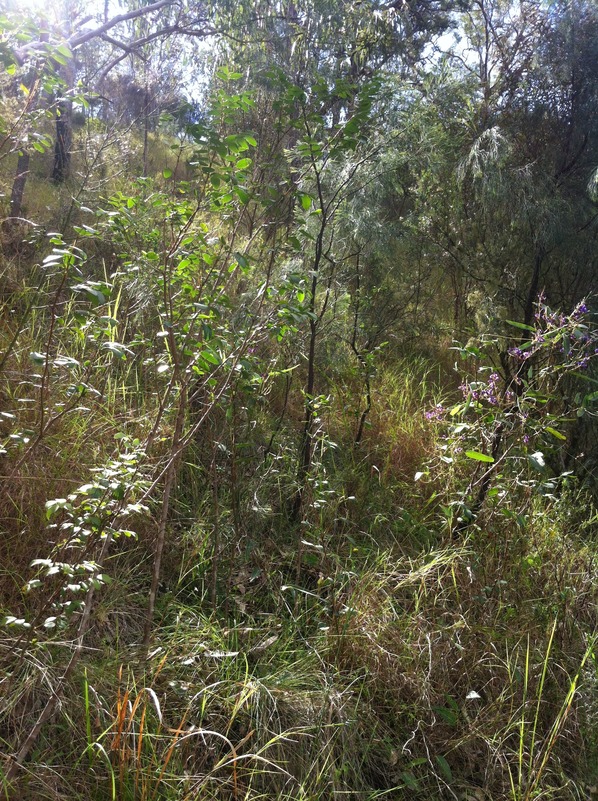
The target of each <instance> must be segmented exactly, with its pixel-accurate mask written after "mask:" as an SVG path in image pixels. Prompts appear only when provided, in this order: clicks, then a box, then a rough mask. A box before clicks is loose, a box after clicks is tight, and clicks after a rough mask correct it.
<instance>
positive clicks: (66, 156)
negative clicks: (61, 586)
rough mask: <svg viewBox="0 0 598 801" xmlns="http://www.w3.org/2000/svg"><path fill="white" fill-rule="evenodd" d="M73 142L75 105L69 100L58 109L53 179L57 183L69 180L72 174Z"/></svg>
mask: <svg viewBox="0 0 598 801" xmlns="http://www.w3.org/2000/svg"><path fill="white" fill-rule="evenodd" d="M72 143H73V107H72V104H71V103H70V102H69V101H68V100H67V101H64V102H62V103H60V104H59V106H58V108H57V109H56V143H55V145H54V168H53V169H52V180H53V181H55V182H56V183H57V184H62V183H64V181H67V180H68V179H69V177H70V174H71V147H72Z"/></svg>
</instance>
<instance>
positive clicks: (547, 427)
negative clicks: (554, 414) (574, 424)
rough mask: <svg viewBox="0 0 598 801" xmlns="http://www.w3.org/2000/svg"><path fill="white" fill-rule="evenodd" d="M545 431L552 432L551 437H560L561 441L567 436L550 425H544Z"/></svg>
mask: <svg viewBox="0 0 598 801" xmlns="http://www.w3.org/2000/svg"><path fill="white" fill-rule="evenodd" d="M546 431H548V433H549V434H552V436H553V437H556V438H557V439H560V440H562V441H563V442H565V441H566V440H567V437H566V436H565V435H564V434H561V432H560V431H557V430H556V428H552V427H551V426H546Z"/></svg>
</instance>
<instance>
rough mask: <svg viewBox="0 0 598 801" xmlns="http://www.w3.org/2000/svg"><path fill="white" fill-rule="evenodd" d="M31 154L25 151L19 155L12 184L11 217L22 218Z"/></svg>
mask: <svg viewBox="0 0 598 801" xmlns="http://www.w3.org/2000/svg"><path fill="white" fill-rule="evenodd" d="M29 159H30V156H29V153H27V151H26V150H23V151H22V152H21V153H20V154H19V160H18V161H17V172H16V174H15V178H14V181H13V183H12V191H11V193H10V216H11V217H21V216H22V211H23V196H24V194H25V185H26V184H27V176H28V175H29Z"/></svg>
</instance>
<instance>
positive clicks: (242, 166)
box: [235, 159, 252, 170]
mask: <svg viewBox="0 0 598 801" xmlns="http://www.w3.org/2000/svg"><path fill="white" fill-rule="evenodd" d="M251 164H252V160H251V159H239V161H237V163H236V164H235V169H237V170H246V169H247V167H250V166H251Z"/></svg>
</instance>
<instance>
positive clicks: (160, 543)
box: [142, 387, 187, 656]
mask: <svg viewBox="0 0 598 801" xmlns="http://www.w3.org/2000/svg"><path fill="white" fill-rule="evenodd" d="M186 406H187V404H186V390H185V388H184V387H183V388H181V397H180V400H179V408H178V411H177V418H176V422H175V430H174V437H173V440H172V448H171V456H170V461H169V463H168V467H167V469H166V475H165V478H164V494H163V496H162V510H161V513H160V523H159V525H158V536H157V539H156V547H155V551H154V564H153V571H152V583H151V586H150V592H149V597H148V602H147V611H146V615H145V627H144V631H143V641H142V653H143V654H144V655H145V656H147V652H148V650H149V643H150V638H151V635H152V625H153V622H154V611H155V608H156V596H157V595H158V587H159V585H160V577H161V572H162V556H163V554H164V543H165V541H166V527H167V524H168V515H169V512H170V497H171V495H172V490H173V487H174V482H175V479H176V472H177V467H178V462H179V458H180V453H179V444H180V442H181V439H182V435H183V424H184V420H185V413H186Z"/></svg>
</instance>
